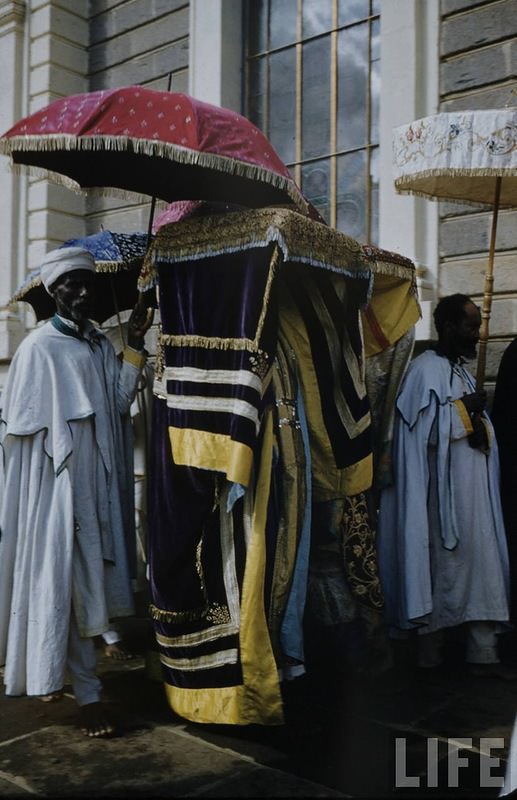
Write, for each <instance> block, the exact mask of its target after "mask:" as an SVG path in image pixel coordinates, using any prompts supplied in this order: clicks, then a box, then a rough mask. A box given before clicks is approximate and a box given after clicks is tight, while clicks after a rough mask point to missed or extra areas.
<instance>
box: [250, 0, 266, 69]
mask: <svg viewBox="0 0 517 800" xmlns="http://www.w3.org/2000/svg"><path fill="white" fill-rule="evenodd" d="M267 6H268V4H267V0H254V2H253V3H248V14H249V18H248V48H249V51H248V52H249V55H254V54H255V53H262V52H263V51H264V50H267V18H268V7H267Z"/></svg>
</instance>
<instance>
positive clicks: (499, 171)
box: [394, 167, 515, 208]
mask: <svg viewBox="0 0 517 800" xmlns="http://www.w3.org/2000/svg"><path fill="white" fill-rule="evenodd" d="M443 177H448V178H451V179H454V178H470V179H471V180H473V181H474V180H475V179H476V178H504V177H512V178H515V167H497V168H495V167H484V168H482V169H481V168H479V169H476V168H475V167H474V168H472V169H459V168H452V167H449V168H448V169H423V170H419V171H418V172H416V173H414V174H412V175H400V176H399V177H398V178H395V181H394V183H395V189H396V191H397V192H398V193H399V194H410V195H413V196H414V197H426V198H427V199H428V200H435V201H440V202H444V203H461V204H464V205H468V206H477V207H479V206H487V207H490V206H492V205H493V198H492V197H490V198H488V199H487V200H475V199H472V198H468V197H454V196H452V197H450V196H449V195H448V194H443V195H437V194H434V193H433V192H431V191H427V192H426V191H425V190H424V189H423V188H422V189H418V188H413V187H415V185H418V184H420V183H421V182H422V181H425V180H426V179H428V178H443ZM451 185H452V184H451ZM492 194H493V192H492ZM514 206H515V202H512V201H511V200H507V201H504V199H503V197H501V199H500V201H499V207H500V208H513V207H514Z"/></svg>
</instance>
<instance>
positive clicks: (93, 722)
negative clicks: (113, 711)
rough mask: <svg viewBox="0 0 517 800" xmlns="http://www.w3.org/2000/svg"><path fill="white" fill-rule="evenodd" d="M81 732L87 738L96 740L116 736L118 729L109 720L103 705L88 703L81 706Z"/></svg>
mask: <svg viewBox="0 0 517 800" xmlns="http://www.w3.org/2000/svg"><path fill="white" fill-rule="evenodd" d="M79 717H80V720H81V732H82V733H84V735H85V736H91V737H96V738H101V737H104V738H106V737H108V736H114V735H115V733H116V728H115V726H114V725H113V723H112V722H110V720H109V719H108V715H107V714H106V709H105V708H104V706H103V704H102V703H87V704H86V705H85V706H79Z"/></svg>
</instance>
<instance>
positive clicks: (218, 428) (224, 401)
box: [155, 247, 277, 486]
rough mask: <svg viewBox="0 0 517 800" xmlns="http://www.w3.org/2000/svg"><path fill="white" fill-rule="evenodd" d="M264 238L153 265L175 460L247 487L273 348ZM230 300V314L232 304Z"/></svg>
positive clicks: (162, 392)
mask: <svg viewBox="0 0 517 800" xmlns="http://www.w3.org/2000/svg"><path fill="white" fill-rule="evenodd" d="M276 260H277V259H276V253H275V251H274V248H273V247H270V248H269V249H268V250H267V251H264V250H261V249H259V250H255V251H254V250H249V251H245V252H244V253H234V254H231V255H228V256H217V257H215V258H210V259H203V260H198V261H192V262H180V263H177V264H163V265H159V303H160V309H161V325H162V334H161V346H162V348H163V372H162V373H161V375H158V376H157V381H156V385H155V393H156V394H158V395H159V396H161V397H163V398H165V399H166V403H167V409H168V428H169V438H170V443H171V446H172V452H173V456H174V460H175V463H176V464H183V465H185V466H193V467H198V468H202V469H210V470H215V471H216V472H220V473H222V474H224V475H226V476H227V478H228V480H230V481H233V482H235V483H239V484H241V485H243V486H248V485H249V482H250V480H251V472H252V464H253V450H254V447H255V442H256V440H257V436H258V432H259V428H260V420H261V418H262V413H263V409H264V398H265V392H266V389H267V387H268V384H269V381H270V379H271V365H272V363H273V359H274V354H275V349H276V298H275V292H274V291H273V276H274V270H275V264H276ZM237 309H238V313H236V310H237Z"/></svg>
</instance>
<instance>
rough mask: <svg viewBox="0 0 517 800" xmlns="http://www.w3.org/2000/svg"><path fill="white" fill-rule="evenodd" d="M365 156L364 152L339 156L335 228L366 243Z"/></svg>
mask: <svg viewBox="0 0 517 800" xmlns="http://www.w3.org/2000/svg"><path fill="white" fill-rule="evenodd" d="M367 185H368V181H367V172H366V154H365V152H364V151H361V152H358V153H349V154H347V155H344V156H339V158H338V160H337V216H336V227H337V228H338V229H339V230H340V231H342V232H343V233H346V234H347V235H348V236H352V237H353V238H354V239H358V240H359V241H361V242H366V241H367V238H368V237H367V230H366V213H367V204H366V190H367Z"/></svg>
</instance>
